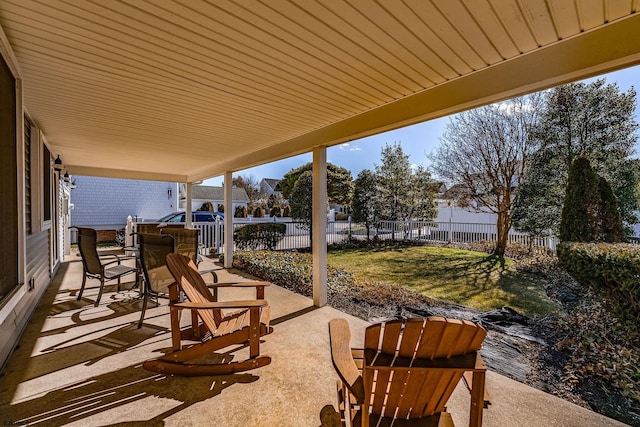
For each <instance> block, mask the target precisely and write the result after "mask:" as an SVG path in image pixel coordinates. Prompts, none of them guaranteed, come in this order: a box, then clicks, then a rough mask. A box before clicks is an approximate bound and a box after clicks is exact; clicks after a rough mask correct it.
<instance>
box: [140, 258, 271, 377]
mask: <svg viewBox="0 0 640 427" xmlns="http://www.w3.org/2000/svg"><path fill="white" fill-rule="evenodd" d="M166 260H167V267H168V268H169V271H170V272H171V274H172V275H173V277H174V279H175V281H176V283H174V284H172V285H171V286H170V287H169V308H170V313H171V339H172V347H173V352H171V353H168V354H167V355H165V356H163V357H161V358H159V359H156V360H148V361H146V362H144V364H143V367H144V368H145V369H147V370H149V371H153V372H158V373H163V374H173V375H181V376H199V375H228V374H232V373H235V372H241V371H246V370H249V369H254V368H258V367H260V366H265V365H268V364H269V363H270V362H271V358H270V357H269V356H260V337H261V336H263V335H267V334H269V333H271V332H273V328H271V327H270V326H269V306H268V304H267V301H265V300H264V299H256V300H245V301H226V302H218V301H216V300H215V298H214V297H213V295H212V294H211V293H210V292H209V289H208V287H207V284H206V283H205V282H204V280H203V279H202V276H201V275H200V273H199V272H198V269H197V268H196V265H195V264H194V262H193V261H192V260H190V259H189V258H187V257H186V256H184V255H181V254H176V253H172V254H168V255H167V258H166ZM257 283H258V284H259V285H257V284H256V283H255V282H254V284H253V286H254V287H255V286H257V287H259V288H262V290H261V291H257V292H260V293H261V294H264V286H265V285H266V284H265V283H264V282H257ZM178 290H181V291H183V292H184V294H185V295H186V297H187V299H188V301H186V302H180V300H179V292H178ZM184 309H187V310H191V311H192V312H193V313H196V314H197V318H198V319H199V320H200V321H201V323H200V322H197V323H196V324H192V326H191V327H186V328H184V329H181V328H180V319H179V315H178V314H179V311H180V310H184ZM227 309H241V310H240V311H237V312H234V313H231V314H224V313H223V310H227ZM182 340H191V341H196V340H197V341H199V343H196V344H193V345H185V346H182V345H181V343H182ZM246 343H249V359H247V360H242V361H238V362H230V363H224V364H220V363H198V364H194V363H187V362H188V361H190V360H192V359H195V358H200V357H202V356H206V355H211V354H212V353H213V352H215V351H217V350H221V349H223V348H226V347H229V346H231V345H244V344H246Z"/></svg>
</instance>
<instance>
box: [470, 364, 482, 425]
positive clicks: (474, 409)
mask: <svg viewBox="0 0 640 427" xmlns="http://www.w3.org/2000/svg"><path fill="white" fill-rule="evenodd" d="M485 377H486V373H485V372H484V371H482V372H474V373H473V380H472V384H471V409H470V411H469V427H481V426H482V410H483V408H484V387H485Z"/></svg>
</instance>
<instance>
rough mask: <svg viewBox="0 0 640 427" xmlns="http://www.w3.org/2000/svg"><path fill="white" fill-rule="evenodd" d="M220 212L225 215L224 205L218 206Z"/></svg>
mask: <svg viewBox="0 0 640 427" xmlns="http://www.w3.org/2000/svg"><path fill="white" fill-rule="evenodd" d="M212 210H213V209H212ZM218 212H220V213H224V205H223V204H222V203H221V204H219V205H218Z"/></svg>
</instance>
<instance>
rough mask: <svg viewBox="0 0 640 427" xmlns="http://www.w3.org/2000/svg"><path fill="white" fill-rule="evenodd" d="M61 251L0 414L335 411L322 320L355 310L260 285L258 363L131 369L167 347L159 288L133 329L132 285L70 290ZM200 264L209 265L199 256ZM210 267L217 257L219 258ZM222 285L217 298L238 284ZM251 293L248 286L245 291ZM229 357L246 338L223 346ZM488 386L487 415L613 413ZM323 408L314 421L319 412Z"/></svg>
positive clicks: (506, 382)
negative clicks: (262, 325) (265, 322)
mask: <svg viewBox="0 0 640 427" xmlns="http://www.w3.org/2000/svg"><path fill="white" fill-rule="evenodd" d="M75 258H76V257H75V256H74V257H73V258H72V259H73V260H72V261H70V262H65V263H64V264H63V265H62V267H61V268H60V269H59V271H58V272H57V274H56V276H55V278H54V280H53V283H52V285H51V286H50V287H49V289H48V290H47V291H46V293H45V295H44V298H43V299H42V301H41V303H40V305H39V306H38V309H37V311H36V313H35V315H34V316H33V319H32V321H31V323H30V324H29V326H28V327H27V329H26V331H25V334H24V335H23V337H22V340H21V342H20V347H19V348H18V349H17V350H16V352H15V353H14V355H13V357H12V358H11V360H10V362H9V364H8V365H7V368H6V371H5V373H4V376H3V377H2V388H1V389H0V414H2V415H1V416H0V422H3V423H4V424H5V425H42V426H58V425H78V426H98V425H102V426H104V425H145V426H153V425H167V426H171V425H175V426H189V425H194V426H195V425H219V426H239V427H240V426H274V427H275V426H278V427H286V426H291V427H293V426H296V427H303V426H309V427H317V426H320V425H329V424H327V420H328V419H329V416H330V415H331V414H332V413H335V411H336V409H337V405H338V401H337V397H336V381H337V378H338V377H337V375H336V374H335V372H334V369H333V366H332V364H331V358H330V352H329V335H328V322H329V320H330V319H332V318H336V317H342V318H346V319H347V320H348V321H349V323H350V325H351V328H352V332H353V341H354V345H356V344H357V343H361V342H362V339H363V332H364V328H365V327H366V326H367V325H368V324H367V323H366V322H364V321H363V320H360V319H357V318H354V317H351V316H349V315H346V314H344V313H342V312H340V311H337V310H335V309H333V308H331V307H329V306H325V307H322V308H317V307H315V306H314V305H313V302H312V301H311V300H310V299H309V298H305V297H303V296H300V295H298V294H294V293H292V292H290V291H288V290H285V289H282V288H279V287H277V286H271V287H269V288H267V289H266V298H267V299H268V300H269V301H270V302H271V315H272V316H271V317H272V324H273V327H274V330H275V331H274V333H272V334H270V335H267V336H266V337H264V339H263V344H262V346H261V348H262V351H263V353H265V354H268V355H270V356H271V357H272V359H273V361H272V362H271V364H270V365H267V366H266V367H263V368H259V369H256V370H253V371H249V372H245V373H242V374H235V375H229V376H221V377H199V378H182V377H166V376H163V375H159V374H153V373H150V372H147V371H145V370H144V369H142V366H141V364H142V362H143V361H145V360H147V359H150V358H155V357H159V355H161V354H162V352H163V351H166V350H167V349H168V348H169V347H170V342H171V340H170V333H169V312H168V307H167V303H166V300H162V299H161V300H160V302H161V306H160V307H157V308H154V309H152V310H150V311H148V314H147V316H146V320H145V322H144V325H143V327H142V328H141V329H136V322H137V320H138V317H139V311H138V310H139V305H140V302H139V300H137V299H136V296H137V291H135V290H131V291H124V292H120V293H117V292H115V286H111V287H108V289H107V291H108V292H107V293H106V294H105V295H104V297H103V300H102V302H101V303H100V306H99V307H94V306H93V303H92V300H91V298H93V297H94V296H95V293H96V292H97V289H96V288H90V289H87V291H86V296H87V299H83V300H81V301H76V299H75V295H76V292H77V290H78V289H79V283H80V282H81V275H82V266H81V263H80V262H79V261H78V260H77V259H75ZM206 264H208V265H204V266H203V267H213V268H216V267H215V266H213V265H211V264H212V263H211V261H210V260H207V261H206ZM218 267H219V266H218ZM232 277H235V278H236V279H239V280H244V279H246V278H244V277H239V276H236V275H235V274H233V273H226V272H225V273H221V278H222V279H223V280H224V279H225V278H229V279H231V278H232ZM242 292H243V291H242V290H238V289H234V290H227V292H224V293H222V294H221V297H222V298H230V297H235V298H238V297H239V295H242ZM249 297H250V296H249ZM231 350H232V353H231V354H232V355H234V357H244V356H243V355H242V353H243V352H245V351H246V349H239V350H237V351H236V350H235V349H231ZM487 386H488V387H489V391H490V394H491V400H492V404H491V406H490V407H489V409H487V410H485V411H484V424H483V425H485V426H487V427H491V426H514V427H516V426H527V427H531V426H565V427H571V426H575V427H591V426H593V427H596V426H597V427H600V426H605V425H606V426H616V425H623V424H621V423H618V422H616V421H614V420H611V419H608V418H606V417H604V416H601V415H599V414H596V413H594V412H591V411H589V410H587V409H584V408H581V407H579V406H576V405H574V404H572V403H569V402H567V401H564V400H562V399H560V398H557V397H554V396H551V395H549V394H546V393H543V392H541V391H539V390H536V389H533V388H531V387H528V386H526V385H523V384H521V383H519V382H516V381H513V380H511V379H508V378H506V377H504V376H502V375H499V374H497V373H494V372H489V374H488V377H487ZM448 406H449V411H451V412H452V414H453V417H454V421H455V422H456V425H466V423H467V422H468V414H469V410H468V407H469V393H468V392H467V391H466V389H464V387H463V386H459V387H458V389H457V390H456V392H455V394H454V396H453V398H452V400H451V401H450V404H449V405H448ZM323 418H324V424H323Z"/></svg>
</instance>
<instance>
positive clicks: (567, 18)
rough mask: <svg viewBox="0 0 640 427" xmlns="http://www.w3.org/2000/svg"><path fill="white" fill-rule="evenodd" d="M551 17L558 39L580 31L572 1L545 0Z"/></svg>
mask: <svg viewBox="0 0 640 427" xmlns="http://www.w3.org/2000/svg"><path fill="white" fill-rule="evenodd" d="M547 4H548V5H549V10H550V12H551V17H552V18H553V22H554V23H555V27H556V30H557V31H558V36H559V38H560V40H563V39H566V38H567V37H571V36H574V35H576V34H578V33H579V32H580V21H579V19H578V12H577V10H576V7H575V3H574V2H568V1H566V0H547Z"/></svg>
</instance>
